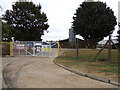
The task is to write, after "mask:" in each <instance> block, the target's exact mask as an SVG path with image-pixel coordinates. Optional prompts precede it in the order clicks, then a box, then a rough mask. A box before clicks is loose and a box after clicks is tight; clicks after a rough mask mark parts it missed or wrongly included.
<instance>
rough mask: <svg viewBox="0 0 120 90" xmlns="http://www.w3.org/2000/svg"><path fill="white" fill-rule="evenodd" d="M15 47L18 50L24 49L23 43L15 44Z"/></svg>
mask: <svg viewBox="0 0 120 90" xmlns="http://www.w3.org/2000/svg"><path fill="white" fill-rule="evenodd" d="M16 48H17V49H18V50H23V49H24V44H17V45H16Z"/></svg>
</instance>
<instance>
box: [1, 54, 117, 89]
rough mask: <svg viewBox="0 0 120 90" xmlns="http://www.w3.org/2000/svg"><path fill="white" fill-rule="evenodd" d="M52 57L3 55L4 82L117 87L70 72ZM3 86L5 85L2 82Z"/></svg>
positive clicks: (14, 85) (19, 85)
mask: <svg viewBox="0 0 120 90" xmlns="http://www.w3.org/2000/svg"><path fill="white" fill-rule="evenodd" d="M53 59H54V58H52V57H50V58H45V57H44V58H43V57H32V56H29V57H23V56H22V57H4V58H3V73H4V79H5V83H6V84H7V86H8V87H11V88H117V86H114V85H111V84H107V83H104V82H100V81H96V80H92V79H90V78H86V77H83V76H79V75H76V74H74V73H71V72H69V71H67V70H65V69H63V68H61V67H59V66H57V65H55V64H54V63H53V61H52V60H53ZM3 87H6V86H5V84H4V83H3Z"/></svg>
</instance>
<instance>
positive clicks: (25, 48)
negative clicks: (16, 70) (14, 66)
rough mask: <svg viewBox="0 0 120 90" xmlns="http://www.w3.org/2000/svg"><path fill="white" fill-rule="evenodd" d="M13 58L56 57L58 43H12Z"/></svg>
mask: <svg viewBox="0 0 120 90" xmlns="http://www.w3.org/2000/svg"><path fill="white" fill-rule="evenodd" d="M12 44H13V45H12V50H13V51H12V52H13V56H42V57H56V56H57V55H58V54H57V42H55V43H51V42H41V41H16V42H13V43H12Z"/></svg>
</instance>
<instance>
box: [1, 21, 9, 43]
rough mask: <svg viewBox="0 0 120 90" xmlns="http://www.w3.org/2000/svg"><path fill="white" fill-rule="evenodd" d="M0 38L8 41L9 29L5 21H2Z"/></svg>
mask: <svg viewBox="0 0 120 90" xmlns="http://www.w3.org/2000/svg"><path fill="white" fill-rule="evenodd" d="M2 40H3V41H10V40H11V38H10V29H9V27H8V25H7V24H6V23H5V22H2Z"/></svg>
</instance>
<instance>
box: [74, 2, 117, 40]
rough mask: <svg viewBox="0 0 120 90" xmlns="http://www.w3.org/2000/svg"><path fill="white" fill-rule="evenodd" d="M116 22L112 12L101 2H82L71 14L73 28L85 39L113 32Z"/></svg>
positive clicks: (101, 37)
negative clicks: (72, 14)
mask: <svg viewBox="0 0 120 90" xmlns="http://www.w3.org/2000/svg"><path fill="white" fill-rule="evenodd" d="M116 24H117V22H116V17H115V16H114V12H113V11H112V9H110V7H107V5H106V3H103V2H99V1H98V2H83V3H82V4H81V5H80V6H79V7H78V9H77V10H76V13H75V14H74V16H73V25H72V27H73V29H74V32H75V33H76V34H77V35H81V36H82V37H83V38H84V39H85V40H89V39H96V38H98V40H101V39H103V37H106V36H108V35H109V34H110V33H112V32H113V30H114V27H115V25H116Z"/></svg>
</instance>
